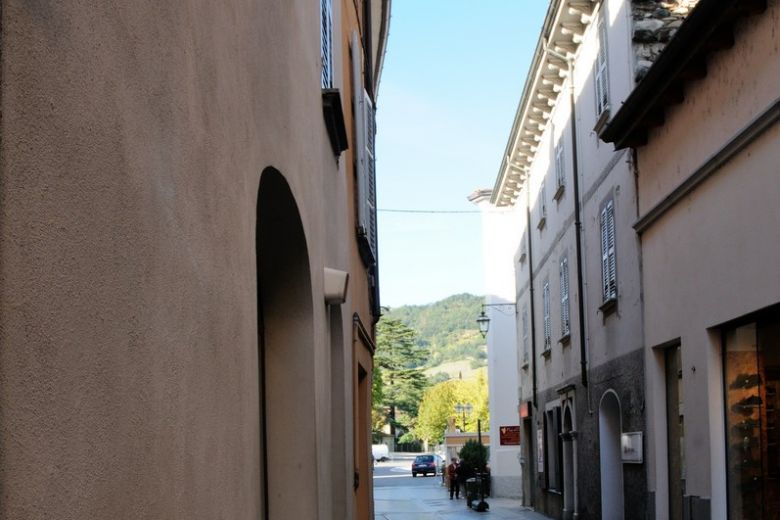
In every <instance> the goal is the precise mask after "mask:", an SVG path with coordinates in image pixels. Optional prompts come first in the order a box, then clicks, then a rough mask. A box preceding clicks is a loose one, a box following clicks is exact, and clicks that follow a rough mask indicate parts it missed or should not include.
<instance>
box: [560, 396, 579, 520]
mask: <svg viewBox="0 0 780 520" xmlns="http://www.w3.org/2000/svg"><path fill="white" fill-rule="evenodd" d="M562 431H563V518H564V520H570V519H571V518H574V488H575V486H576V483H575V479H574V438H573V435H572V432H573V431H574V418H573V417H572V411H571V406H570V405H568V404H567V405H566V406H565V407H564V409H563V430H562Z"/></svg>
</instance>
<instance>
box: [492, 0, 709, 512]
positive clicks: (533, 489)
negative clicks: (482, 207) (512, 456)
mask: <svg viewBox="0 0 780 520" xmlns="http://www.w3.org/2000/svg"><path fill="white" fill-rule="evenodd" d="M694 7H695V2H693V1H686V0H680V1H669V2H656V1H652V2H651V1H642V0H634V1H629V0H603V1H587V0H586V1H579V0H555V1H552V2H550V7H549V9H548V12H547V16H546V19H545V22H544V25H543V28H542V33H541V35H540V37H539V41H538V44H537V47H536V50H535V53H534V57H533V60H532V65H531V69H530V71H529V73H528V76H527V79H526V83H525V87H524V90H523V94H522V96H521V99H520V101H519V104H518V109H517V112H516V114H515V119H514V123H513V126H512V130H511V133H510V136H509V140H508V143H507V147H506V151H505V154H504V158H503V161H502V164H501V167H500V169H499V172H498V177H497V179H496V182H495V185H494V187H493V189H492V191H491V193H490V195H489V197H490V204H491V205H492V206H493V207H494V210H500V211H502V212H509V213H510V214H512V216H511V217H509V218H510V220H511V221H513V222H514V223H515V224H514V225H515V228H514V229H512V230H511V231H510V232H506V233H504V235H503V237H499V238H497V239H496V240H513V238H512V237H513V236H514V235H515V234H519V236H521V237H522V238H521V239H520V241H519V242H518V246H517V248H516V249H515V250H514V252H513V254H511V255H504V256H503V259H502V260H501V261H500V262H504V265H506V266H509V265H511V266H512V267H511V269H512V270H513V271H514V273H515V275H514V285H515V298H514V301H512V302H511V303H513V304H514V306H515V327H516V338H517V340H516V341H517V356H516V358H517V360H518V365H519V366H518V369H517V371H518V380H519V388H518V411H519V416H520V424H521V461H522V485H523V489H522V492H523V497H524V498H523V499H524V502H525V503H526V504H527V505H531V506H533V507H534V508H535V509H537V510H539V511H541V512H543V513H545V514H547V515H549V516H552V517H554V518H582V519H585V518H588V519H590V518H609V519H612V518H617V519H622V518H632V519H633V518H645V517H647V516H646V515H647V511H648V509H647V508H648V501H649V498H648V497H649V495H648V480H647V479H648V477H647V475H648V471H647V467H648V464H647V462H646V461H645V460H644V458H643V456H642V455H643V453H642V448H643V446H644V436H645V435H646V434H647V432H648V427H647V419H646V414H645V408H644V407H645V363H646V359H645V351H644V348H643V347H644V342H643V335H642V330H643V321H642V320H643V315H642V285H641V265H642V264H641V256H640V243H639V240H638V237H637V235H636V232H635V230H634V229H633V227H632V224H633V223H634V222H635V220H636V215H637V213H638V211H639V209H638V200H637V185H636V178H635V161H634V157H633V155H632V154H631V153H629V151H627V150H619V151H613V150H612V149H611V147H610V146H606V145H605V144H604V143H603V142H602V141H601V139H600V138H599V135H600V133H601V132H603V131H604V129H605V128H606V125H607V124H608V123H609V121H610V120H611V119H612V118H613V117H614V115H615V113H616V112H617V111H618V110H619V108H620V107H621V106H622V104H623V102H624V101H625V100H626V99H627V98H628V97H629V95H630V94H631V92H632V91H633V90H634V88H635V86H636V82H637V81H638V80H641V79H642V78H643V77H645V75H647V74H648V70H649V69H650V68H651V67H652V64H653V62H654V61H655V60H657V59H658V57H659V55H660V54H661V53H662V51H663V48H664V47H665V46H666V45H667V44H668V42H669V41H671V40H672V39H673V37H674V34H675V32H676V31H677V30H678V29H679V27H680V26H681V25H682V20H684V19H685V17H686V16H688V15H689V14H690V12H692V10H693V9H694ZM496 262H499V261H498V260H496Z"/></svg>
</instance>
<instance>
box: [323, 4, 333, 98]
mask: <svg viewBox="0 0 780 520" xmlns="http://www.w3.org/2000/svg"><path fill="white" fill-rule="evenodd" d="M320 25H321V26H320V58H321V59H322V76H321V78H320V86H321V87H322V88H332V87H333V10H332V6H331V0H320Z"/></svg>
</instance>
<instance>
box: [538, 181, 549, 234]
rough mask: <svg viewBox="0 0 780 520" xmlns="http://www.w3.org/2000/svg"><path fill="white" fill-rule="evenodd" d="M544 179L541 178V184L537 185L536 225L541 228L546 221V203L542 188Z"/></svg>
mask: <svg viewBox="0 0 780 520" xmlns="http://www.w3.org/2000/svg"><path fill="white" fill-rule="evenodd" d="M544 185H545V181H544V180H542V184H541V186H539V223H538V224H537V225H536V227H537V228H539V229H542V228H543V227H544V225H545V223H546V222H547V205H546V202H545V198H544V197H545V189H544Z"/></svg>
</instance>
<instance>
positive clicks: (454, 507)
mask: <svg viewBox="0 0 780 520" xmlns="http://www.w3.org/2000/svg"><path fill="white" fill-rule="evenodd" d="M411 464H412V461H411V459H408V460H407V459H401V460H394V461H392V462H381V463H379V464H377V465H376V466H374V514H375V519H376V520H464V519H475V518H479V517H480V516H481V515H483V513H477V512H475V511H471V510H470V509H468V508H467V507H466V501H465V499H464V498H463V496H462V495H461V499H460V500H450V499H449V493H448V491H447V489H446V488H445V487H444V486H442V485H441V484H442V480H441V475H440V474H438V473H437V474H436V476H435V477H433V476H430V475H429V476H427V477H423V476H420V475H418V476H417V477H412V472H411ZM487 501H488V503H489V504H490V513H489V518H491V519H493V520H511V519H514V520H546V517H544V516H542V515H539V514H537V513H534V512H532V511H529V510H528V509H527V508H525V507H523V506H521V505H520V502H519V501H518V500H510V499H491V498H488V499H487Z"/></svg>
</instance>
